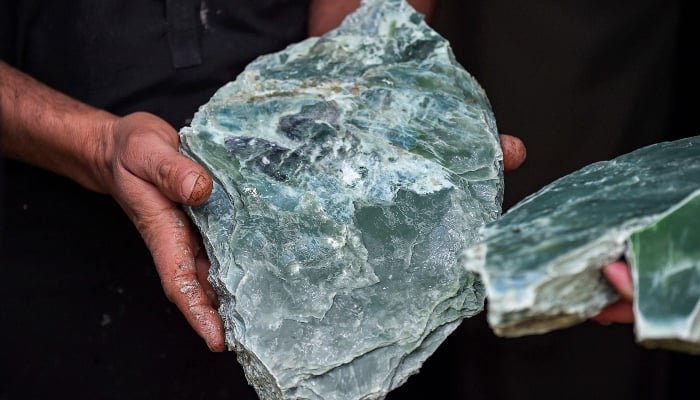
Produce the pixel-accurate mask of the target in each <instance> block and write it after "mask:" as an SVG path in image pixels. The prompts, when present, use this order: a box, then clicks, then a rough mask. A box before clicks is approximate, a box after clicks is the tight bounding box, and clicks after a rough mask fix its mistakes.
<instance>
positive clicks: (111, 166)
mask: <svg viewBox="0 0 700 400" xmlns="http://www.w3.org/2000/svg"><path fill="white" fill-rule="evenodd" d="M415 3H416V5H417V6H418V7H423V10H424V11H426V13H427V12H429V11H430V10H431V9H432V6H433V4H434V2H433V1H426V0H417V1H415ZM352 4H353V2H350V1H349V2H339V1H337V0H313V1H312V8H311V10H310V22H309V31H310V33H314V34H321V33H323V31H324V30H327V29H330V28H332V27H333V26H335V24H337V23H339V22H340V20H342V17H343V16H344V15H346V14H347V13H348V12H350V11H352V10H353V9H354V7H349V6H348V5H352ZM357 4H359V1H358V2H355V6H357ZM426 7H428V8H426ZM324 10H325V11H324ZM321 11H323V12H321ZM232 78H233V77H232ZM501 143H502V147H503V150H504V154H505V160H504V165H505V169H506V170H510V169H515V168H517V166H519V165H520V164H521V163H522V162H523V160H524V158H525V148H524V146H523V144H522V142H521V141H520V140H519V139H517V138H515V137H512V136H507V135H502V136H501ZM178 145H179V136H178V134H177V132H176V131H175V129H174V128H173V127H171V126H170V125H169V124H168V123H166V122H165V121H163V120H162V119H160V118H159V117H157V116H155V115H153V114H149V113H144V112H138V113H133V114H129V115H126V116H116V115H114V114H111V113H109V112H107V111H105V110H100V109H97V108H94V107H92V106H90V105H87V104H84V103H82V102H80V101H77V100H75V99H73V98H70V97H68V96H66V95H64V94H62V93H60V92H58V91H55V90H53V89H51V88H49V87H48V86H46V85H44V84H42V83H41V82H39V81H37V80H35V79H33V78H32V77H30V76H28V75H26V74H24V73H22V72H21V71H18V70H16V69H14V68H13V67H11V66H9V65H7V64H5V63H3V62H2V61H0V153H2V154H3V155H4V156H6V157H8V158H12V159H15V160H18V161H21V162H25V163H27V164H31V165H34V166H37V167H40V168H43V169H46V170H49V171H52V172H54V173H57V174H60V175H63V176H66V177H68V178H70V179H72V180H74V181H76V182H77V183H79V184H81V185H82V186H84V187H85V188H87V189H89V190H92V191H95V192H98V193H104V194H107V195H110V196H112V197H113V198H114V199H115V201H117V203H119V205H120V206H121V207H122V209H123V210H124V212H125V213H126V214H127V215H128V217H129V218H130V219H131V221H132V222H133V224H134V225H135V226H136V228H137V229H138V231H139V233H140V234H141V236H142V238H143V240H144V241H145V243H146V245H147V247H148V249H149V250H150V252H151V255H152V256H153V261H154V264H155V266H156V269H157V271H158V274H159V276H160V279H161V284H162V286H163V290H164V292H165V295H166V296H167V297H168V299H169V300H170V301H172V302H173V303H174V304H175V305H176V306H177V307H178V309H179V310H180V311H181V312H182V314H183V315H184V316H185V318H186V319H187V321H188V323H189V324H190V325H191V326H192V328H193V329H194V330H195V331H196V332H197V333H198V334H199V336H201V337H202V338H203V339H204V340H205V342H206V344H207V346H208V347H209V349H210V350H212V351H223V350H225V348H226V345H225V341H224V329H223V323H222V321H221V318H220V317H219V315H218V313H217V312H216V310H215V305H216V297H215V294H214V292H213V290H212V288H211V286H210V285H209V283H208V282H207V279H206V277H207V274H208V270H209V262H208V260H207V258H206V254H205V253H204V251H203V250H202V246H201V238H200V237H199V235H198V233H197V231H196V229H195V228H194V227H193V225H192V224H191V222H190V221H189V219H188V218H187V217H186V215H185V214H184V213H183V212H182V210H181V208H180V205H181V204H185V205H191V206H194V205H198V204H201V203H203V202H204V201H205V200H206V199H207V198H208V197H209V195H210V194H211V190H212V179H211V177H210V176H209V174H208V173H207V171H206V170H205V169H204V168H203V167H202V166H200V165H198V164H196V163H195V162H193V161H192V160H190V159H189V158H187V157H185V156H183V155H181V154H180V153H179V152H178Z"/></svg>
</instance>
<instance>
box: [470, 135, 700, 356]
mask: <svg viewBox="0 0 700 400" xmlns="http://www.w3.org/2000/svg"><path fill="white" fill-rule="evenodd" d="M698 190H700V136H696V137H692V138H688V139H684V140H679V141H675V142H666V143H660V144H656V145H653V146H649V147H646V148H643V149H640V150H637V151H634V152H632V153H629V154H626V155H624V156H621V157H618V158H616V159H614V160H612V161H606V162H600V163H595V164H592V165H589V166H587V167H585V168H583V169H581V170H579V171H577V172H574V173H572V174H570V175H568V176H565V177H563V178H561V179H559V180H557V181H555V182H553V183H552V184H550V185H548V186H546V187H544V188H543V189H541V190H540V191H538V192H537V193H535V194H533V195H532V196H530V197H528V198H527V199H525V200H523V201H522V202H520V203H519V204H517V205H516V206H515V207H513V208H512V209H511V210H509V211H508V212H507V213H506V214H504V215H503V216H502V217H501V218H500V219H499V220H498V221H497V222H494V223H492V224H489V225H487V226H486V227H485V228H484V230H483V232H482V234H483V243H480V244H478V245H476V246H474V247H472V248H470V249H468V250H467V251H466V252H465V254H464V259H463V261H464V262H465V265H466V267H467V268H468V269H470V270H473V271H477V272H479V273H480V274H481V276H482V278H483V280H484V284H485V286H486V290H487V295H488V298H489V306H488V320H489V323H490V324H491V325H492V327H493V328H494V330H495V332H496V333H497V334H500V335H504V336H520V335H526V334H533V333H543V332H547V331H550V330H553V329H557V328H563V327H566V326H570V325H572V324H575V323H577V322H580V321H583V320H586V319H588V318H590V317H592V316H594V315H596V314H598V313H599V312H600V311H601V310H602V308H603V307H605V306H606V305H608V304H610V303H611V302H613V301H615V300H616V299H617V293H616V292H615V291H614V290H613V289H612V287H611V286H610V285H609V284H608V282H607V281H606V280H605V278H604V277H603V276H602V274H601V273H600V269H601V268H602V267H603V266H604V265H606V264H608V263H610V262H612V261H615V260H617V259H619V258H621V257H623V255H625V253H626V252H627V254H628V262H629V263H630V265H631V266H632V270H633V271H632V272H633V277H634V283H635V313H636V331H637V336H638V339H639V340H640V341H642V342H643V343H647V344H650V345H660V346H665V345H669V346H671V347H672V348H683V349H692V348H693V347H694V346H697V345H698V344H699V342H698V340H699V339H700V323H699V322H698V315H697V314H698V307H699V306H698V300H699V299H700V208H699V206H698V200H697V196H698ZM630 237H632V239H631V241H630ZM630 242H631V243H630ZM628 248H629V250H628ZM683 343H685V344H683ZM693 343H695V344H693Z"/></svg>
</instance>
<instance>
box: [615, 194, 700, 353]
mask: <svg viewBox="0 0 700 400" xmlns="http://www.w3.org/2000/svg"><path fill="white" fill-rule="evenodd" d="M627 260H628V262H629V263H630V265H631V266H632V272H633V274H632V276H633V280H634V285H635V288H636V293H635V294H636V297H635V299H636V301H635V304H634V307H635V310H634V311H635V314H636V316H637V317H636V318H635V331H636V334H637V340H638V341H640V342H641V343H643V344H645V345H647V346H649V347H665V348H670V349H675V350H680V351H687V352H692V353H700V315H698V314H700V190H698V191H695V192H694V193H693V194H691V195H690V196H689V197H688V198H687V199H685V200H684V201H683V202H682V203H681V204H680V205H678V206H677V207H674V208H673V209H672V210H670V211H669V212H668V213H667V214H666V215H664V216H663V217H662V218H661V219H660V220H659V221H657V222H656V223H654V224H652V225H650V226H649V227H647V228H644V229H642V230H640V231H637V232H635V233H633V234H632V236H631V237H630V246H629V249H628V252H627Z"/></svg>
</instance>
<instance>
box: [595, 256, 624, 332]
mask: <svg viewBox="0 0 700 400" xmlns="http://www.w3.org/2000/svg"><path fill="white" fill-rule="evenodd" d="M603 275H605V277H606V278H607V279H608V281H610V283H611V284H612V285H613V286H614V287H615V289H617V291H618V292H619V293H620V296H621V299H620V300H618V301H617V302H615V303H613V304H610V305H609V306H607V307H605V308H604V309H603V311H601V313H600V314H598V315H596V316H595V317H593V320H595V321H598V322H600V323H603V324H609V323H613V322H620V323H632V322H634V312H633V309H632V299H633V293H634V290H633V288H632V276H631V275H630V268H629V266H628V265H627V264H625V263H624V262H622V261H616V262H614V263H611V264H610V265H607V266H606V267H605V268H603Z"/></svg>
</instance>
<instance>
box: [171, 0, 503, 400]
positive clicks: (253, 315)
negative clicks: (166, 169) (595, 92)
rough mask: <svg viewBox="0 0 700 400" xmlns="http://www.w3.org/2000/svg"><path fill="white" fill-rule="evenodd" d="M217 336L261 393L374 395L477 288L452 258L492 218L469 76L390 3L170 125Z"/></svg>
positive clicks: (488, 154)
mask: <svg viewBox="0 0 700 400" xmlns="http://www.w3.org/2000/svg"><path fill="white" fill-rule="evenodd" d="M181 139H182V151H183V152H184V153H185V154H187V155H189V156H191V157H192V158H193V159H195V160H197V161H198V162H200V163H201V164H202V165H204V166H206V167H207V168H208V169H209V171H210V172H211V174H212V176H213V177H214V181H215V184H214V191H213V194H212V196H211V198H210V199H209V200H208V201H207V202H206V203H205V204H204V205H202V206H201V207H196V208H192V209H189V210H188V211H189V212H190V215H191V216H192V218H193V220H194V222H195V223H196V225H197V226H198V227H199V229H200V231H201V232H202V236H203V239H204V242H205V246H206V248H207V252H208V255H209V258H210V260H211V262H212V267H211V270H210V281H211V282H212V284H213V285H214V287H215V289H216V291H217V293H218V295H219V299H220V302H221V306H220V310H219V312H220V314H221V316H222V317H223V319H224V323H225V326H226V339H227V343H228V345H229V347H230V348H231V349H232V350H235V351H236V352H237V353H238V357H239V360H240V362H241V363H242V365H243V367H244V370H245V372H246V376H247V378H248V380H249V382H251V384H252V385H254V386H255V388H256V390H257V392H258V394H259V395H260V397H261V398H262V399H265V400H269V399H328V400H331V399H337V400H352V399H379V398H383V397H384V395H386V393H387V392H388V391H390V390H391V389H392V388H395V387H396V386H398V385H400V384H401V383H403V382H404V381H405V380H406V379H407V378H408V376H409V375H411V374H413V373H415V372H417V370H418V368H419V367H420V365H421V364H422V363H423V361H424V360H425V359H426V358H427V357H428V356H429V355H430V354H431V353H432V352H433V351H434V350H435V349H436V347H437V346H438V345H439V344H440V343H441V342H442V341H443V340H444V338H445V337H446V336H447V335H449V333H450V332H452V331H453V330H454V329H455V328H456V326H457V325H458V324H459V322H460V321H461V320H462V319H463V318H464V317H467V316H471V315H473V314H475V313H477V312H479V311H480V310H481V308H482V305H483V290H482V286H481V284H480V282H479V281H478V280H477V279H476V278H475V276H474V275H473V274H472V273H471V272H468V271H466V270H465V269H464V268H463V267H462V266H461V264H460V263H459V262H458V255H459V254H460V252H461V251H462V250H463V249H464V248H466V247H467V246H468V245H471V244H473V243H474V242H475V240H476V238H477V230H478V228H479V227H480V226H481V225H483V224H484V223H486V222H489V221H492V220H494V219H495V218H496V217H497V216H498V215H499V214H500V202H501V197H502V172H501V170H502V169H501V164H502V154H501V152H500V147H499V144H498V136H497V134H496V127H495V122H494V119H493V115H492V113H491V110H490V107H489V104H488V101H487V99H486V96H485V94H484V92H483V91H482V89H481V88H480V87H479V86H478V84H477V83H476V82H475V81H474V80H473V78H472V77H471V76H470V75H469V74H468V73H467V72H466V71H464V69H463V68H461V67H460V66H459V65H458V64H457V63H456V62H455V60H454V56H453V54H452V52H451V50H450V48H449V45H448V43H447V42H446V41H445V40H444V39H443V38H441V37H440V36H439V35H438V34H436V33H435V32H434V31H432V30H431V29H430V28H429V27H428V26H427V25H426V24H425V23H424V22H423V21H422V17H421V16H420V15H419V14H417V13H415V11H414V10H413V9H412V8H410V6H408V5H407V4H406V3H405V2H404V1H403V0H376V1H365V2H364V3H363V5H362V7H361V8H360V9H359V10H358V11H357V12H356V13H354V14H353V15H351V16H350V17H349V18H348V19H346V21H345V22H344V23H343V25H342V26H341V27H340V28H339V29H337V30H335V31H332V32H330V33H329V34H327V35H325V36H323V37H321V38H312V39H308V40H306V41H304V42H301V43H299V44H296V45H293V46H291V47H289V48H288V49H286V50H285V51H282V52H280V53H276V54H272V55H267V56H264V57H261V58H259V59H258V60H256V61H254V62H253V63H252V64H251V65H249V66H248V68H247V69H246V70H245V71H244V72H243V73H242V74H241V75H240V76H239V77H238V78H237V79H236V80H235V81H234V82H231V83H229V84H227V85H226V86H224V87H223V88H221V89H220V90H219V91H218V92H217V93H216V94H215V95H214V96H213V98H212V99H211V100H210V101H209V102H208V103H207V104H206V105H204V106H203V107H202V108H201V109H200V111H199V112H198V113H197V114H196V115H195V117H194V119H193V121H192V124H191V126H190V127H186V128H184V129H183V130H182V131H181Z"/></svg>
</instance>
